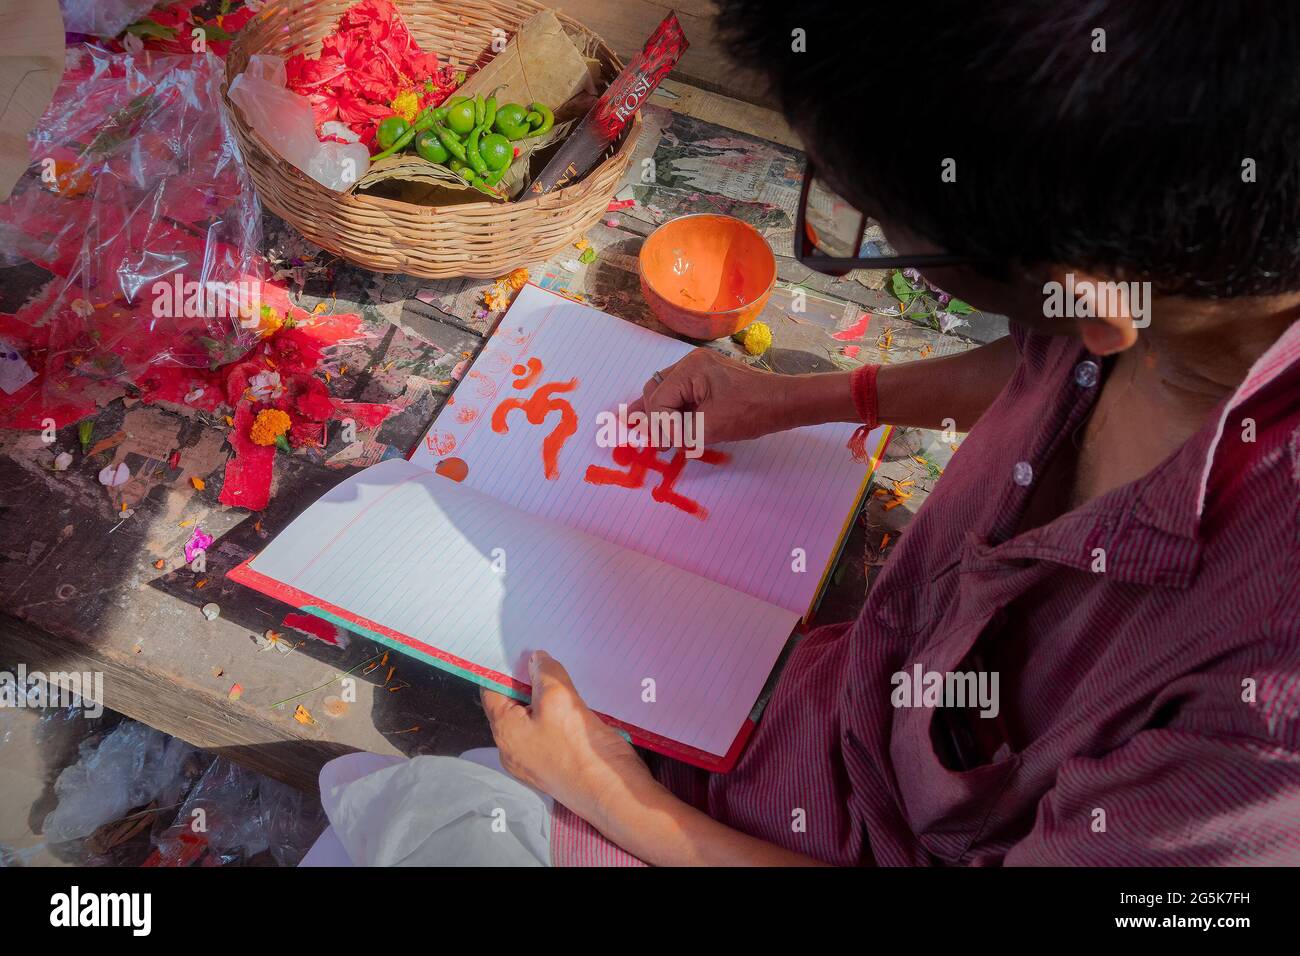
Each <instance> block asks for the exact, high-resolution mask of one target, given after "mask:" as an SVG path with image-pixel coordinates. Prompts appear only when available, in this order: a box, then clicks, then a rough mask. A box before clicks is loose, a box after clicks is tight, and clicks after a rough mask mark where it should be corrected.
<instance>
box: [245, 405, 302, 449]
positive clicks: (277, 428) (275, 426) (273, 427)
mask: <svg viewBox="0 0 1300 956" xmlns="http://www.w3.org/2000/svg"><path fill="white" fill-rule="evenodd" d="M292 424H293V422H291V421H290V420H289V416H288V414H287V413H285V412H282V411H280V409H278V408H264V409H262V410H261V411H260V412H258V413H257V418H255V419H253V427H252V429H250V430H249V433H248V437H249V438H250V439H251V440H252V442H253V444H254V445H274V444H275V443H276V439H277V438H279V437H280V436H281V435H283V434H284V433H285V432H287V431H288V430H289V426H291V425H292Z"/></svg>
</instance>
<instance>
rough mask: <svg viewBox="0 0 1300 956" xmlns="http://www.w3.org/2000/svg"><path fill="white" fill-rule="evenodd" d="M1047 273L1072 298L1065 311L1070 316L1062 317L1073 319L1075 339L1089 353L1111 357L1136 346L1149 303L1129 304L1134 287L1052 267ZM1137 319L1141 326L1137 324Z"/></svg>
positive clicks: (1133, 285)
mask: <svg viewBox="0 0 1300 956" xmlns="http://www.w3.org/2000/svg"><path fill="white" fill-rule="evenodd" d="M1049 272H1050V275H1051V279H1052V281H1053V282H1056V283H1058V287H1059V288H1060V289H1061V290H1062V293H1063V294H1067V295H1068V294H1073V296H1074V301H1073V302H1072V303H1069V304H1068V305H1067V307H1066V308H1067V309H1069V308H1070V307H1071V306H1072V307H1073V312H1072V313H1071V312H1070V311H1066V312H1065V315H1066V316H1070V315H1073V318H1074V321H1075V322H1076V323H1077V326H1078V330H1079V338H1080V339H1082V340H1083V344H1084V346H1085V347H1086V348H1087V349H1088V351H1089V352H1092V353H1093V354H1094V355H1114V354H1115V353H1116V352H1123V351H1124V350H1125V349H1127V348H1131V347H1132V346H1133V344H1134V343H1135V342H1137V338H1138V333H1137V330H1138V328H1139V327H1142V326H1145V325H1146V324H1147V322H1148V321H1149V319H1148V317H1147V316H1146V311H1147V310H1149V309H1150V307H1151V303H1150V301H1145V302H1134V301H1132V295H1133V291H1132V290H1134V289H1135V287H1137V286H1138V284H1137V283H1130V282H1117V281H1115V280H1113V279H1107V278H1105V277H1104V276H1100V275H1096V274H1094V273H1091V272H1079V271H1075V270H1069V269H1066V268H1064V267H1061V266H1053V267H1052V268H1051V269H1050V270H1049ZM1137 294H1138V295H1141V294H1142V293H1141V292H1140V291H1139V292H1138V293H1137ZM1148 300H1149V297H1148ZM1139 315H1140V316H1141V318H1142V321H1141V322H1139V321H1137V318H1138V316H1139Z"/></svg>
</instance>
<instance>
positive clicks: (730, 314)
mask: <svg viewBox="0 0 1300 956" xmlns="http://www.w3.org/2000/svg"><path fill="white" fill-rule="evenodd" d="M638 262H639V264H640V273H641V294H642V295H644V296H645V299H646V301H647V302H648V303H650V308H651V309H653V310H654V313H655V315H657V316H658V317H659V321H661V322H663V324H664V325H666V326H668V327H669V328H670V329H672V330H673V331H674V332H679V333H681V334H682V335H685V336H689V337H690V338H693V339H720V338H723V337H724V336H727V335H732V334H734V333H736V332H739V331H740V330H741V329H743V328H744V327H745V326H747V325H749V323H750V322H753V321H754V319H756V318H758V314H759V313H760V312H762V311H763V307H764V306H765V305H767V300H768V298H769V297H770V296H771V295H772V287H773V286H774V285H775V284H776V256H774V255H773V254H772V247H771V246H769V245H768V244H767V240H766V239H764V238H763V236H762V234H760V233H759V231H758V230H757V229H755V228H754V227H753V226H751V225H750V224H749V223H747V222H741V221H740V220H739V219H734V218H732V217H731V216H715V215H711V214H709V213H698V214H696V215H691V216H681V217H680V218H677V219H673V220H672V221H670V222H666V223H664V224H663V225H662V226H660V227H659V228H658V229H656V230H655V231H654V232H652V233H650V237H649V238H648V239H646V241H645V242H644V243H643V244H642V246H641V255H640V257H639V259H638Z"/></svg>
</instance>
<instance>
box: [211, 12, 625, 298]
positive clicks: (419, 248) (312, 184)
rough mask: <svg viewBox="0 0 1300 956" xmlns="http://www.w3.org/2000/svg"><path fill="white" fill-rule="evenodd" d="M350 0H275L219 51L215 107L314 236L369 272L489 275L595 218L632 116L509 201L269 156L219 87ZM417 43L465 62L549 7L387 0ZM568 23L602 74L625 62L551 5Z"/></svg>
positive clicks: (273, 201) (281, 209)
mask: <svg viewBox="0 0 1300 956" xmlns="http://www.w3.org/2000/svg"><path fill="white" fill-rule="evenodd" d="M352 3H353V0H319V2H317V0H296V2H294V0H272V2H270V3H267V4H266V5H265V6H264V7H263V8H262V12H261V13H259V14H258V16H257V17H255V18H254V19H253V20H251V21H249V23H248V24H247V25H246V26H244V28H243V29H242V30H240V32H239V33H238V35H237V36H236V38H235V40H234V43H233V44H232V45H231V49H230V53H229V55H228V56H227V57H226V82H225V84H224V85H223V87H222V100H223V107H224V108H225V110H226V115H227V117H228V118H229V120H230V123H231V125H232V127H233V129H234V131H235V136H236V138H237V139H238V141H239V147H240V151H241V152H242V153H243V157H244V162H245V164H246V166H247V168H248V172H249V175H250V177H251V178H252V180H253V185H254V187H255V188H256V190H257V195H258V197H259V198H260V199H261V200H262V202H263V204H264V205H265V206H266V207H267V208H268V209H270V210H271V211H272V212H274V213H275V214H276V215H278V216H280V217H281V218H283V219H285V220H286V221H287V222H289V223H291V224H292V225H294V226H295V227H296V228H297V229H298V230H299V231H300V232H301V233H302V234H303V235H304V236H306V237H307V238H308V239H310V240H311V241H312V242H314V243H316V244H317V245H319V246H321V247H322V248H324V249H328V250H329V251H330V252H333V253H336V254H337V255H340V256H342V257H343V258H345V259H347V260H349V261H351V262H355V263H356V264H357V265H360V266H364V267H365V268H367V269H373V270H374V271H376V272H401V273H406V274H408V275H413V276H421V277H423V278H429V279H446V278H451V277H454V276H471V277H476V278H495V277H497V276H501V275H503V274H505V273H507V272H509V271H510V270H511V269H514V268H516V267H518V266H521V265H528V264H531V263H537V262H543V261H545V260H546V259H549V258H550V257H551V256H553V255H555V254H556V253H558V252H559V251H560V250H562V249H563V248H565V247H566V246H567V245H569V244H570V243H571V242H573V241H574V240H575V239H577V238H578V236H580V235H581V234H582V233H583V232H585V231H586V230H588V229H590V228H591V227H592V226H593V225H595V224H596V222H597V221H599V219H600V217H601V215H602V214H603V213H604V212H605V209H606V207H607V206H608V205H609V200H610V198H611V197H612V196H613V194H614V191H615V190H616V189H617V188H618V183H619V180H620V179H622V177H623V173H624V172H625V171H626V169H627V167H628V164H629V163H630V162H631V160H632V151H633V149H634V148H635V146H636V139H637V137H638V135H639V134H640V132H641V118H640V116H639V115H638V116H637V117H636V119H635V122H634V123H633V125H632V128H631V129H630V130H629V131H628V132H627V133H626V134H625V135H624V137H623V140H622V142H621V143H620V144H619V145H618V147H617V148H616V149H615V150H614V152H613V155H610V156H607V157H606V158H605V159H604V160H602V162H601V164H600V165H599V166H598V167H597V168H596V169H595V170H593V171H592V172H591V173H590V174H589V175H588V176H587V177H586V178H585V179H583V180H581V181H580V182H579V183H577V184H576V185H574V186H569V187H567V188H564V189H559V190H556V191H554V192H551V193H548V194H546V195H545V196H534V197H531V198H527V199H521V200H519V201H517V202H508V203H499V202H492V201H490V200H484V201H482V202H471V203H465V204H462V205H454V206H418V205H415V204H412V203H406V202H400V201H397V200H393V199H386V198H383V197H380V196H372V195H366V194H364V193H356V194H347V193H336V192H333V191H332V190H329V189H326V188H325V187H324V186H322V185H320V184H319V183H317V182H316V181H315V180H313V179H311V178H310V177H308V176H306V175H305V174H303V173H302V172H300V171H299V170H298V169H296V168H295V167H293V166H291V165H290V164H289V163H287V162H285V161H284V160H283V159H281V158H280V157H279V156H278V155H276V154H275V153H274V152H273V151H272V150H271V149H270V148H269V147H268V146H267V145H266V143H265V141H264V140H262V138H261V137H259V136H258V135H257V133H255V132H254V131H253V130H252V129H250V128H249V126H248V125H247V124H246V123H245V122H244V118H243V114H242V113H241V112H240V110H238V109H237V108H235V107H234V106H233V105H232V104H231V102H230V99H229V96H228V95H227V88H228V87H229V85H230V83H231V82H232V81H233V80H234V78H235V77H236V76H238V75H239V74H240V73H242V72H243V70H244V67H245V66H246V65H247V64H248V60H249V57H251V56H253V55H254V54H258V53H271V54H275V55H277V56H280V57H283V58H285V59H288V58H289V57H290V56H292V55H294V54H295V53H299V52H302V51H304V50H305V51H306V52H308V53H309V54H311V53H315V52H317V51H318V50H319V49H320V42H321V40H322V39H323V38H324V37H326V36H328V35H329V34H330V33H331V32H332V31H333V30H334V27H335V24H336V23H337V22H338V19H339V17H340V16H341V15H342V14H343V12H344V11H345V10H347V9H348V7H350V6H352ZM394 5H395V6H396V7H397V8H398V10H399V11H400V13H401V15H402V18H403V19H404V20H405V21H406V25H407V27H408V28H409V29H410V31H411V33H412V34H413V35H414V36H415V38H416V39H417V40H418V41H419V43H420V46H421V47H422V48H423V49H425V50H431V51H433V52H436V53H437V54H438V56H439V58H440V59H441V60H442V61H444V62H446V61H448V60H451V59H452V58H454V62H456V63H458V64H460V65H461V66H462V67H464V66H465V65H468V64H473V63H475V62H477V61H478V58H479V57H480V56H481V55H482V54H483V52H484V51H485V50H487V49H489V48H490V44H491V41H492V30H493V28H501V29H504V30H505V31H506V32H507V34H510V35H513V34H514V33H515V31H517V30H518V28H519V26H520V24H522V23H523V22H524V21H525V20H527V19H528V18H529V17H531V16H533V15H534V14H535V13H538V12H540V11H542V10H543V9H545V8H544V7H542V5H540V4H538V3H534V2H532V0H456V2H453V3H444V2H431V0H394ZM556 16H557V17H558V18H559V20H560V22H561V23H562V24H563V25H564V27H565V29H566V31H568V32H569V33H570V34H571V35H573V36H575V37H576V38H580V40H586V39H588V38H589V39H590V41H591V43H592V46H593V48H594V50H595V57H596V59H597V60H598V61H599V62H600V65H601V73H602V79H603V80H604V81H605V82H608V81H609V80H611V79H612V78H613V77H614V76H615V75H617V73H618V72H619V71H620V70H621V69H622V68H623V65H622V63H621V62H620V61H619V59H618V57H617V56H615V55H614V52H613V51H612V50H611V49H610V48H609V47H608V46H607V45H606V44H605V42H604V41H603V40H601V39H600V37H598V36H596V35H595V34H593V33H592V32H591V31H590V30H587V29H586V28H585V27H583V26H582V25H581V24H579V23H578V22H576V21H575V20H573V19H571V18H569V17H567V16H565V15H564V14H562V13H559V12H556Z"/></svg>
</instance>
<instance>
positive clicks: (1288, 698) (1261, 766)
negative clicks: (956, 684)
mask: <svg viewBox="0 0 1300 956" xmlns="http://www.w3.org/2000/svg"><path fill="white" fill-rule="evenodd" d="M1013 334H1014V336H1015V338H1016V341H1017V343H1018V345H1019V347H1020V352H1021V361H1020V365H1019V367H1018V369H1017V371H1016V373H1015V374H1014V376H1013V378H1012V380H1011V382H1010V383H1009V384H1008V385H1007V387H1006V388H1005V389H1004V390H1003V392H1002V394H1001V395H1000V396H999V397H998V399H997V400H996V401H995V402H994V403H993V405H992V407H990V408H989V410H988V411H987V412H986V414H985V415H984V417H983V418H982V419H981V420H980V421H979V423H977V424H976V426H975V427H974V428H973V429H972V430H971V432H970V434H969V435H968V437H967V438H966V440H965V442H964V443H963V444H962V446H961V449H960V451H959V452H958V454H956V455H955V456H954V457H953V460H952V462H951V464H950V465H949V467H948V468H947V470H946V472H945V474H944V477H943V479H942V480H941V481H940V482H939V483H938V486H937V487H936V489H935V491H934V492H933V493H932V494H931V495H930V498H929V500H928V501H927V502H926V503H925V505H924V506H923V507H922V508H921V509H920V510H919V512H918V513H917V515H916V518H915V519H914V521H913V522H912V524H911V525H910V526H909V527H908V529H907V531H906V533H905V534H904V535H903V537H902V540H901V541H900V542H899V544H898V546H897V547H896V548H895V550H894V552H893V554H892V555H891V558H890V560H889V561H888V563H887V565H886V566H885V568H884V569H883V570H882V572H881V574H880V576H879V578H878V579H877V581H876V583H875V586H874V587H873V588H872V589H871V592H870V594H869V595H868V599H867V603H866V606H865V607H864V608H863V611H862V614H861V615H860V616H859V617H858V619H857V620H856V621H854V622H852V623H846V624H838V625H832V626H829V627H824V628H820V629H818V630H816V631H814V632H813V633H812V634H810V635H809V636H808V637H807V638H806V639H805V640H804V641H803V642H802V644H801V645H800V646H799V647H798V648H797V649H796V651H795V652H794V653H793V654H792V655H791V658H790V661H789V663H788V665H787V667H786V669H785V671H784V672H783V673H782V675H781V678H780V680H779V681H778V683H777V687H776V691H775V693H774V695H773V698H772V701H771V703H770V704H769V706H768V708H767V712H766V713H765V714H764V717H763V720H762V722H761V724H760V726H759V728H758V730H757V731H756V733H755V735H754V737H753V740H752V742H751V743H750V745H749V748H748V750H747V751H746V752H745V754H744V755H743V756H742V758H741V760H740V762H739V763H738V764H737V766H736V768H735V770H734V771H732V772H731V773H730V774H727V775H709V774H706V773H703V772H701V771H697V770H694V769H692V768H690V767H687V766H685V765H682V764H678V763H675V762H668V763H666V764H665V765H664V766H663V767H662V768H661V770H660V776H661V778H662V779H663V780H664V782H665V783H667V784H668V785H669V786H670V787H672V789H673V790H674V791H675V792H677V793H678V794H679V795H680V796H682V798H683V799H685V800H687V801H689V802H691V803H693V804H695V805H697V806H699V807H701V808H702V809H704V810H706V811H707V812H708V813H709V814H711V815H712V816H714V817H715V818H717V819H718V820H721V821H722V822H724V823H726V824H728V825H730V826H733V827H736V828H737V829H740V830H742V831H744V832H746V833H749V834H752V835H754V836H756V837H760V838H762V839H764V840H768V841H770V842H772V843H776V844H780V845H781V846H783V847H787V848H789V849H791V850H796V851H798V852H801V853H805V854H808V855H810V856H814V857H817V858H819V859H821V860H824V861H827V862H830V863H839V864H867V863H876V864H881V865H932V864H939V865H945V864H946V865H985V866H987V865H999V864H1003V863H1006V864H1056V865H1061V864H1066V865H1070V864H1099V865H1160V864H1168V865H1184V864H1251V863H1273V864H1277V863H1288V864H1297V863H1300V323H1297V324H1295V325H1293V326H1292V327H1291V329H1290V330H1289V331H1288V332H1287V334H1286V335H1285V336H1283V338H1282V339H1280V340H1279V341H1278V342H1277V343H1275V345H1274V346H1273V347H1272V348H1271V349H1270V350H1269V352H1268V353H1267V354H1266V355H1264V356H1263V357H1262V358H1261V359H1260V360H1259V362H1257V363H1256V365H1255V366H1254V368H1253V369H1252V370H1251V372H1250V373H1249V375H1248V376H1247V378H1246V380H1245V381H1244V382H1243V383H1242V385H1241V386H1240V388H1238V389H1237V391H1236V393H1235V394H1234V395H1233V396H1232V397H1231V398H1230V399H1228V400H1227V401H1226V402H1224V403H1223V404H1222V405H1221V406H1220V409H1219V411H1218V412H1217V413H1216V414H1215V415H1214V416H1213V417H1212V419H1211V421H1209V422H1208V423H1207V424H1206V425H1205V427H1204V428H1202V429H1201V430H1200V431H1199V432H1197V433H1196V434H1195V435H1194V436H1193V437H1192V438H1191V439H1189V440H1188V441H1187V442H1186V443H1185V444H1184V445H1183V446H1182V447H1181V448H1180V449H1179V450H1178V451H1176V452H1175V453H1174V454H1173V455H1171V456H1170V457H1169V458H1168V459H1167V460H1166V461H1165V462H1164V463H1163V464H1161V465H1160V466H1159V467H1157V468H1156V469H1155V470H1154V471H1152V472H1151V473H1150V474H1148V475H1146V476H1145V477H1143V478H1142V479H1140V480H1138V481H1135V482H1133V483H1131V484H1128V485H1125V486H1123V487H1120V488H1116V489H1114V490H1113V491H1111V492H1108V493H1107V494H1105V495H1102V496H1101V497H1099V498H1096V499H1094V500H1093V501H1090V502H1088V503H1087V504H1085V505H1083V506H1082V507H1080V508H1078V509H1077V510H1075V511H1071V512H1069V513H1066V514H1064V515H1061V516H1060V517H1058V518H1056V519H1055V520H1053V521H1051V522H1049V523H1047V524H1045V525H1043V526H1041V527H1038V528H1034V529H1033V530H1030V531H1027V532H1023V533H1017V531H1016V529H1017V527H1018V525H1019V523H1020V517H1021V514H1022V512H1023V510H1024V508H1025V506H1026V504H1027V502H1028V499H1029V496H1030V494H1031V492H1032V490H1033V485H1034V482H1035V481H1036V480H1037V479H1036V477H1035V476H1036V475H1037V474H1040V473H1042V472H1043V471H1045V469H1046V466H1047V464H1048V461H1049V460H1050V457H1051V455H1052V454H1053V451H1054V449H1056V448H1057V447H1059V444H1060V443H1061V442H1063V441H1068V440H1070V438H1069V436H1070V435H1071V434H1072V433H1074V431H1075V430H1076V429H1077V428H1078V427H1079V426H1080V425H1081V424H1082V423H1083V422H1084V421H1086V418H1087V416H1088V414H1089V412H1090V411H1091V409H1092V406H1093V404H1094V402H1095V401H1096V397H1097V393H1098V391H1099V389H1100V380H1104V376H1105V371H1104V369H1103V368H1102V363H1101V362H1100V361H1099V360H1098V359H1096V358H1094V357H1092V356H1090V355H1088V353H1087V352H1085V351H1084V350H1083V348H1082V346H1081V345H1080V343H1079V342H1078V341H1077V340H1076V339H1073V338H1068V337H1064V336H1062V337H1052V336H1043V335H1037V334H1032V333H1025V332H1022V331H1015V332H1014V333H1013ZM1087 363H1092V364H1087ZM1095 373H1100V374H1095ZM1249 439H1253V440H1249ZM1099 558H1100V559H1101V561H1104V565H1101V564H1099ZM1103 568H1104V569H1103ZM917 665H920V668H921V671H922V672H923V673H927V672H938V673H940V674H945V673H947V672H969V671H980V670H982V671H984V672H985V673H986V674H987V673H988V672H990V671H994V670H996V671H997V672H998V674H999V682H998V690H999V692H1000V694H999V696H1000V710H1001V719H985V718H981V717H979V716H978V715H977V713H976V710H974V709H957V708H952V707H938V708H936V707H895V706H893V704H892V703H891V695H892V693H893V692H894V690H895V683H894V682H893V680H892V678H893V677H894V675H895V674H898V673H900V672H902V673H905V674H907V675H909V676H910V675H911V674H912V673H913V671H914V668H916V666H917ZM1008 718H1009V719H1008ZM556 810H557V813H556V817H555V826H554V839H553V856H554V859H555V861H556V862H557V863H582V862H599V863H619V862H623V863H635V862H636V861H635V860H633V859H632V858H631V857H630V856H628V855H627V854H625V853H623V852H622V851H620V850H618V849H617V848H615V847H613V846H611V845H610V844H608V843H607V842H605V841H604V840H603V839H602V838H601V837H600V836H599V834H597V833H596V832H595V831H594V830H593V829H592V828H590V827H589V826H587V825H586V824H585V823H584V822H583V821H581V820H579V819H577V818H576V817H575V816H574V815H573V814H571V813H568V812H567V811H566V810H564V809H563V808H561V807H557V808H556Z"/></svg>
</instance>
